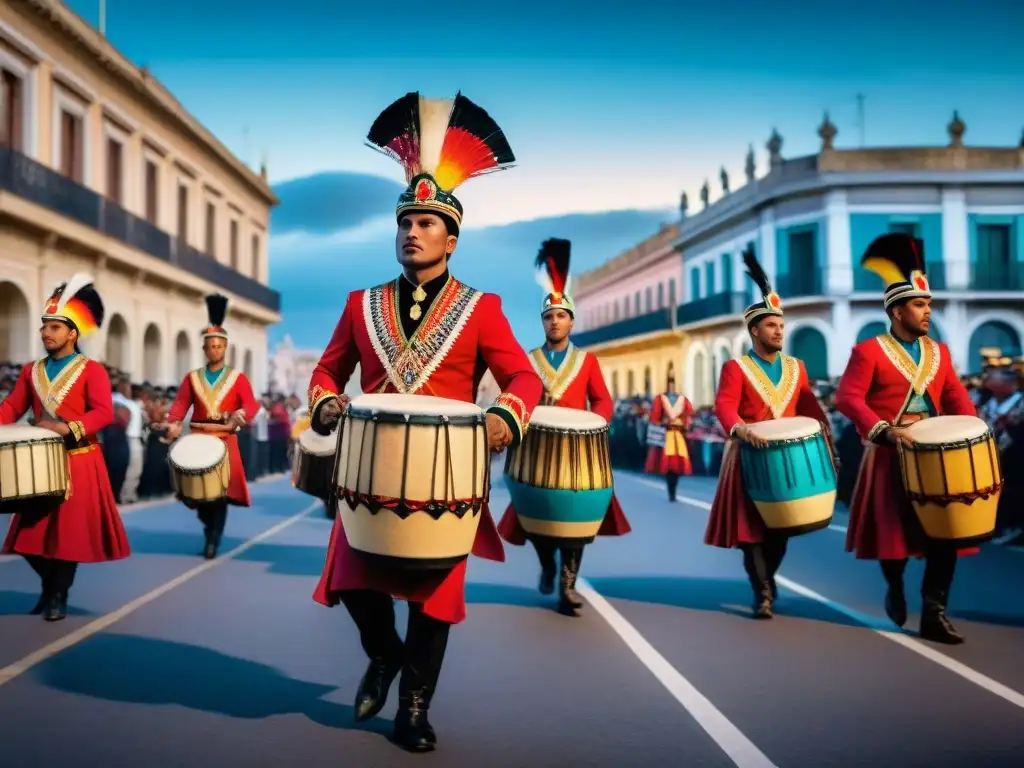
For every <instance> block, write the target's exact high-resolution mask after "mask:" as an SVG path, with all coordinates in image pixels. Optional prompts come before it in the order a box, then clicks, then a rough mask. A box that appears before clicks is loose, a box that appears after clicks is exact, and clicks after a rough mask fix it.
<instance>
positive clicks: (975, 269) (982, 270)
mask: <svg viewBox="0 0 1024 768" xmlns="http://www.w3.org/2000/svg"><path fill="white" fill-rule="evenodd" d="M970 289H971V290H972V291H1024V262H1022V261H996V262H991V261H990V262H977V261H975V262H971V288H970Z"/></svg>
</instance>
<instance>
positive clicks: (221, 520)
mask: <svg viewBox="0 0 1024 768" xmlns="http://www.w3.org/2000/svg"><path fill="white" fill-rule="evenodd" d="M196 516H197V517H198V518H199V521H200V522H201V523H202V524H203V535H204V538H205V543H204V546H203V557H205V558H206V559H207V560H213V558H215V557H216V556H217V550H218V549H219V548H220V540H221V537H222V536H223V535H224V525H225V523H226V522H227V517H228V503H227V500H226V499H222V500H220V501H215V502H212V503H209V504H203V505H201V506H200V507H199V509H197V510H196Z"/></svg>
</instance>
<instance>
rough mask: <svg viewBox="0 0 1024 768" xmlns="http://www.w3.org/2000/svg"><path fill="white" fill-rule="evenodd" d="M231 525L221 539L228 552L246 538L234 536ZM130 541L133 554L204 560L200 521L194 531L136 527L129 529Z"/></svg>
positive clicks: (222, 550)
mask: <svg viewBox="0 0 1024 768" xmlns="http://www.w3.org/2000/svg"><path fill="white" fill-rule="evenodd" d="M230 525H231V523H230V522H229V523H228V530H227V531H225V534H224V538H223V539H221V544H220V551H221V552H228V551H230V550H232V549H234V548H235V547H237V546H238V545H239V544H241V543H242V542H243V541H245V539H241V538H234V537H233V536H231V534H230ZM128 543H129V544H130V545H131V548H132V554H133V555H182V556H185V557H195V558H196V559H197V565H198V562H199V561H201V560H202V557H201V554H202V551H203V543H204V540H203V526H202V525H200V524H199V523H198V522H196V524H195V530H193V531H149V530H145V529H139V528H135V529H132V530H129V531H128Z"/></svg>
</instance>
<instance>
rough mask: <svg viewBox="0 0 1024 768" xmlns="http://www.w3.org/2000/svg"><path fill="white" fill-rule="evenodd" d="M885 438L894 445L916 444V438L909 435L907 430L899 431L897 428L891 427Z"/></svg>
mask: <svg viewBox="0 0 1024 768" xmlns="http://www.w3.org/2000/svg"><path fill="white" fill-rule="evenodd" d="M885 438H886V439H887V440H888V441H889V442H890V443H892V444H893V445H899V444H900V443H902V444H903V445H914V443H915V442H916V441H915V440H914V438H912V437H911V436H910V435H908V434H907V431H906V430H905V429H897V428H896V427H889V428H888V429H887V430H885Z"/></svg>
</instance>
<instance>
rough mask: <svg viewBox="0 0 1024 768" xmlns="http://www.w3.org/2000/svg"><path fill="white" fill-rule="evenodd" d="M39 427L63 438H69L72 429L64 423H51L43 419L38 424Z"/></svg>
mask: <svg viewBox="0 0 1024 768" xmlns="http://www.w3.org/2000/svg"><path fill="white" fill-rule="evenodd" d="M36 426H37V427H41V428H43V429H48V430H50V431H51V432H56V433H57V434H58V435H60V436H61V437H67V436H68V435H70V434H71V427H69V426H68V425H67V424H65V423H64V422H63V421H50V420H49V419H43V420H42V421H40V422H38V423H37V424H36Z"/></svg>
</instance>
